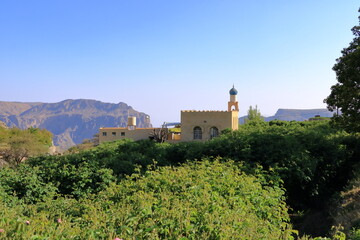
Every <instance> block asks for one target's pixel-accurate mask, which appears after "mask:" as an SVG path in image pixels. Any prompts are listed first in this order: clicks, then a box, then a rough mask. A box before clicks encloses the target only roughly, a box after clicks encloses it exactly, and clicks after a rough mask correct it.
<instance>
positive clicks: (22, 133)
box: [0, 128, 52, 166]
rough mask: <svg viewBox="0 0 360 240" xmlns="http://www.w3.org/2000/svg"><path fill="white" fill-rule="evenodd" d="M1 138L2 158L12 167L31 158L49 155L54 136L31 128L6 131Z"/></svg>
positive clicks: (45, 131)
mask: <svg viewBox="0 0 360 240" xmlns="http://www.w3.org/2000/svg"><path fill="white" fill-rule="evenodd" d="M4 133H5V134H6V135H5V137H4V138H0V158H1V159H3V160H4V161H5V162H7V163H9V164H11V165H15V166H16V165H19V164H20V163H21V162H22V161H23V160H25V159H26V158H28V157H30V156H36V155H39V154H45V153H47V151H48V149H49V147H50V146H51V144H52V140H51V139H52V134H51V133H50V132H49V131H47V130H40V129H37V128H29V129H26V130H21V129H18V128H12V129H5V132H4Z"/></svg>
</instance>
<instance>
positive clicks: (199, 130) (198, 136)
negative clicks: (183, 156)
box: [194, 127, 202, 139]
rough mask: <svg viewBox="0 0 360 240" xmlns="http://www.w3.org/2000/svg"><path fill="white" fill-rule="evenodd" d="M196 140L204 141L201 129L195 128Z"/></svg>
mask: <svg viewBox="0 0 360 240" xmlns="http://www.w3.org/2000/svg"><path fill="white" fill-rule="evenodd" d="M194 139H202V130H201V127H194Z"/></svg>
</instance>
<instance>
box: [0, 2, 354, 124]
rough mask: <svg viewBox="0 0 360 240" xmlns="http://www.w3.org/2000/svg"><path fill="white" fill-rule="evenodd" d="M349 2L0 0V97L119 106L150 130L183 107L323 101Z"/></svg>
mask: <svg viewBox="0 0 360 240" xmlns="http://www.w3.org/2000/svg"><path fill="white" fill-rule="evenodd" d="M359 7H360V6H359V2H358V0H357V1H353V0H345V1H339V0H316V1H313V0H304V1H295V0H273V1H265V0H257V1H256V0H254V1H243V0H237V1H230V0H229V1H228V0H223V1H212V0H208V1H203V0H199V1H194V0H191V1H188V0H181V1H180V0H179V1H176V0H174V1H165V0H151V1H150V0H131V1H130V0H127V1H125V0H103V1H94V0H86V1H85V0H53V1H49V0H32V1H28V0H17V1H10V0H3V1H0V36H1V37H0V82H1V91H0V101H22V102H58V101H62V100H65V99H78V98H85V99H96V100H100V101H103V102H111V103H118V102H125V103H127V104H129V105H130V106H132V107H133V108H135V109H136V110H138V111H141V112H145V113H147V114H149V115H150V116H151V120H152V123H153V124H154V125H155V126H159V125H160V124H161V123H162V122H164V121H179V120H180V111H181V110H226V108H227V101H228V100H229V93H228V91H229V89H230V88H231V87H232V85H233V84H235V87H236V88H237V90H238V92H239V93H238V101H239V107H240V115H246V112H247V110H248V108H249V106H250V105H252V106H255V105H257V106H258V108H259V109H260V111H261V112H262V113H263V114H264V115H266V116H270V115H273V114H275V112H276V110H277V109H278V108H297V109H307V108H325V107H326V106H325V104H324V103H323V99H324V98H325V97H326V96H327V95H328V94H329V93H330V87H331V85H333V84H334V83H335V82H336V76H335V74H334V72H333V71H332V66H333V65H334V63H335V59H336V58H338V57H339V56H340V55H341V53H340V51H341V49H343V48H344V47H347V46H348V44H349V42H350V41H351V40H352V38H353V36H352V33H351V31H350V29H351V28H352V27H353V26H355V25H358V23H359V21H358V18H357V17H358V12H357V10H358V8H359Z"/></svg>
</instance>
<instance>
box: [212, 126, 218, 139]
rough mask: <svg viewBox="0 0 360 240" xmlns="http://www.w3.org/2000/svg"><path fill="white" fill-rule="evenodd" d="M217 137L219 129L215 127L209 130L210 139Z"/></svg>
mask: <svg viewBox="0 0 360 240" xmlns="http://www.w3.org/2000/svg"><path fill="white" fill-rule="evenodd" d="M217 136H219V129H218V128H217V127H212V128H210V139H212V138H214V137H217Z"/></svg>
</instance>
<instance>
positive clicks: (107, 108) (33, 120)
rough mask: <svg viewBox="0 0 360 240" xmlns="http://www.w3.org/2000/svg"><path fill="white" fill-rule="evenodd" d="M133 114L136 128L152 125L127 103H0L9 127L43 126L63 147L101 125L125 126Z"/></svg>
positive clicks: (0, 117)
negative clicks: (135, 119)
mask: <svg viewBox="0 0 360 240" xmlns="http://www.w3.org/2000/svg"><path fill="white" fill-rule="evenodd" d="M129 114H131V116H135V117H136V118H137V125H138V126H139V127H151V123H150V122H149V117H148V115H147V114H145V113H141V112H138V111H136V110H134V109H133V108H132V107H131V106H129V105H127V104H126V103H123V102H119V103H104V102H101V101H98V100H92V99H66V100H63V101H60V102H56V103H21V102H0V121H3V122H5V123H6V125H7V126H9V127H19V128H22V129H25V128H28V127H39V128H45V129H47V130H49V131H50V132H52V133H53V134H54V143H55V145H60V146H61V147H62V148H68V147H71V146H72V145H74V144H78V143H81V142H82V141H83V140H84V139H86V138H92V137H93V135H94V134H96V133H98V131H99V128H100V127H102V126H107V127H119V126H123V127H125V126H126V124H127V117H128V115H129Z"/></svg>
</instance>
